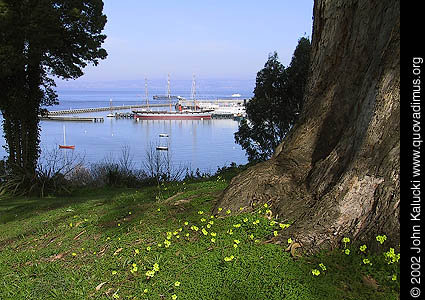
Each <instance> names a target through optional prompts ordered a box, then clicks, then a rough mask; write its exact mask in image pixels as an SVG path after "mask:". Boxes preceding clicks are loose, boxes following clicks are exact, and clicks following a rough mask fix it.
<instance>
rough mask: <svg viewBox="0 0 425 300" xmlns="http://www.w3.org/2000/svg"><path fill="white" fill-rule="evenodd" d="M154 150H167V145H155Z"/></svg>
mask: <svg viewBox="0 0 425 300" xmlns="http://www.w3.org/2000/svg"><path fill="white" fill-rule="evenodd" d="M156 150H163V151H168V147H167V146H157V147H156Z"/></svg>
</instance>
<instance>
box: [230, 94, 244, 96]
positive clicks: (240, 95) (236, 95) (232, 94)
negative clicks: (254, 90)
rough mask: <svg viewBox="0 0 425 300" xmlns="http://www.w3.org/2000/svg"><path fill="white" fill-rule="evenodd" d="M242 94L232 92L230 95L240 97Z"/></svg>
mask: <svg viewBox="0 0 425 300" xmlns="http://www.w3.org/2000/svg"><path fill="white" fill-rule="evenodd" d="M240 96H242V95H241V94H232V97H240Z"/></svg>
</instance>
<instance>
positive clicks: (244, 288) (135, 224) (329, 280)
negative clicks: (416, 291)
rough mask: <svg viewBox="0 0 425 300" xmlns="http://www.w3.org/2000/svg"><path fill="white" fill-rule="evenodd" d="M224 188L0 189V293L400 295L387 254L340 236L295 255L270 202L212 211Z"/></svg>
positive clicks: (214, 184)
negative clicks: (44, 193) (13, 192)
mask: <svg viewBox="0 0 425 300" xmlns="http://www.w3.org/2000/svg"><path fill="white" fill-rule="evenodd" d="M226 186H227V181H226V180H224V179H222V178H221V177H215V178H213V179H210V180H208V181H203V182H196V183H182V182H180V183H173V184H167V185H161V186H160V187H147V188H143V189H139V190H137V189H96V190H94V189H92V190H85V191H79V192H78V193H74V194H73V195H72V196H69V197H51V198H44V199H36V198H19V199H2V200H0V251H1V252H0V278H1V279H0V299H196V300H199V299H235V300H240V299H261V300H264V299H280V300H282V299H294V300H295V299H309V300H311V299H332V300H335V299H368V300H369V299H397V298H398V290H399V279H398V277H399V276H398V275H399V263H398V258H397V255H396V254H391V252H388V253H389V254H388V253H387V255H386V256H385V255H384V254H383V253H378V254H374V255H372V254H370V253H368V249H367V248H366V250H364V251H361V250H360V249H359V245H356V246H354V245H351V242H348V241H347V240H345V241H346V243H342V246H341V247H342V249H336V250H335V251H333V252H327V253H321V254H318V255H316V256H313V257H311V256H310V257H303V256H301V257H296V258H294V257H292V256H291V254H290V253H289V252H286V251H284V250H285V248H287V247H288V244H286V245H276V244H275V243H274V240H273V237H274V236H275V235H277V234H279V232H280V231H282V230H285V228H286V227H287V226H290V224H287V223H286V222H283V220H276V219H275V218H273V216H270V212H269V211H268V209H269V207H264V206H262V207H261V208H259V209H258V210H257V211H256V212H255V213H247V212H244V211H243V209H242V210H239V211H238V212H237V213H236V214H235V212H229V214H227V213H226V211H223V212H224V216H220V217H219V216H211V214H210V211H211V208H212V206H213V204H214V201H215V197H216V196H217V195H218V194H219V193H220V191H222V190H223V189H224V188H225V187H226ZM377 243H378V241H377ZM344 245H345V249H344ZM346 249H349V250H350V253H349V254H347V253H346V252H348V251H346V252H345V250H346ZM362 249H363V248H362ZM388 250H389V249H387V248H386V247H385V242H383V244H382V251H383V252H386V251H388ZM365 259H368V260H369V262H370V263H368V261H367V260H365ZM392 261H393V262H394V263H390V264H389V263H388V262H392ZM319 273H320V274H319Z"/></svg>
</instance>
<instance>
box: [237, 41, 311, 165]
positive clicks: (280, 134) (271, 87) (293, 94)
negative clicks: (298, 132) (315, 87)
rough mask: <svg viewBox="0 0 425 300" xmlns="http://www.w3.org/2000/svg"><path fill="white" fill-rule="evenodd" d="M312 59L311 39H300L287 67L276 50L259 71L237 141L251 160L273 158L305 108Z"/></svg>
mask: <svg viewBox="0 0 425 300" xmlns="http://www.w3.org/2000/svg"><path fill="white" fill-rule="evenodd" d="M309 59H310V41H309V40H308V39H307V38H301V39H300V40H299V41H298V45H297V48H296V49H295V52H294V55H293V57H292V60H291V63H290V65H289V67H288V68H285V67H284V66H283V65H282V64H281V63H280V62H279V60H278V55H277V53H276V52H274V53H273V54H270V55H269V57H268V60H267V62H266V64H265V65H264V68H263V69H261V70H260V71H259V72H258V73H257V79H256V85H255V89H254V97H253V98H252V99H251V100H250V101H249V102H248V103H247V107H246V113H247V118H246V120H242V121H241V123H240V125H239V129H238V131H237V132H236V133H235V140H236V142H237V143H238V144H240V145H241V146H242V148H243V149H244V150H245V151H246V153H247V155H248V160H249V161H260V160H266V159H268V158H270V156H271V155H272V154H273V151H274V149H275V148H276V147H277V146H278V145H279V144H280V142H281V141H282V139H283V138H284V137H285V136H286V135H287V134H288V132H289V130H290V129H291V128H292V126H293V124H294V123H295V121H296V120H297V118H298V115H299V113H300V111H301V109H302V104H303V96H304V89H305V85H306V82H307V75H308V69H309Z"/></svg>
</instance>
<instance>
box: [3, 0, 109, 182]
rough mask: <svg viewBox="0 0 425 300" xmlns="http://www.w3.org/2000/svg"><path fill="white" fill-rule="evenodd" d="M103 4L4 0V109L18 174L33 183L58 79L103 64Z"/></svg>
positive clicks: (79, 0) (11, 164)
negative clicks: (45, 112)
mask: <svg viewBox="0 0 425 300" xmlns="http://www.w3.org/2000/svg"><path fill="white" fill-rule="evenodd" d="M102 10H103V1H102V0H0V86H1V89H0V110H1V112H2V114H3V118H4V119H3V129H4V137H5V139H6V143H7V145H6V151H7V153H8V155H9V156H8V167H9V169H10V170H11V171H12V174H21V175H24V178H26V179H28V180H30V181H31V178H34V176H35V168H36V164H37V159H38V156H39V152H40V149H39V131H40V128H39V115H40V114H41V113H42V109H41V106H43V105H52V104H55V103H57V94H56V92H55V91H54V87H55V82H54V80H53V79H52V77H53V76H55V77H60V78H64V79H75V78H78V77H80V76H81V75H83V71H82V69H83V68H84V67H85V66H87V64H88V63H92V64H94V65H97V64H98V60H99V59H104V58H106V56H107V53H106V51H105V50H104V49H102V48H101V45H102V43H103V42H104V40H105V38H106V36H105V35H103V34H101V31H102V30H103V28H104V26H105V23H106V16H105V15H104V14H103V12H102Z"/></svg>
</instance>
